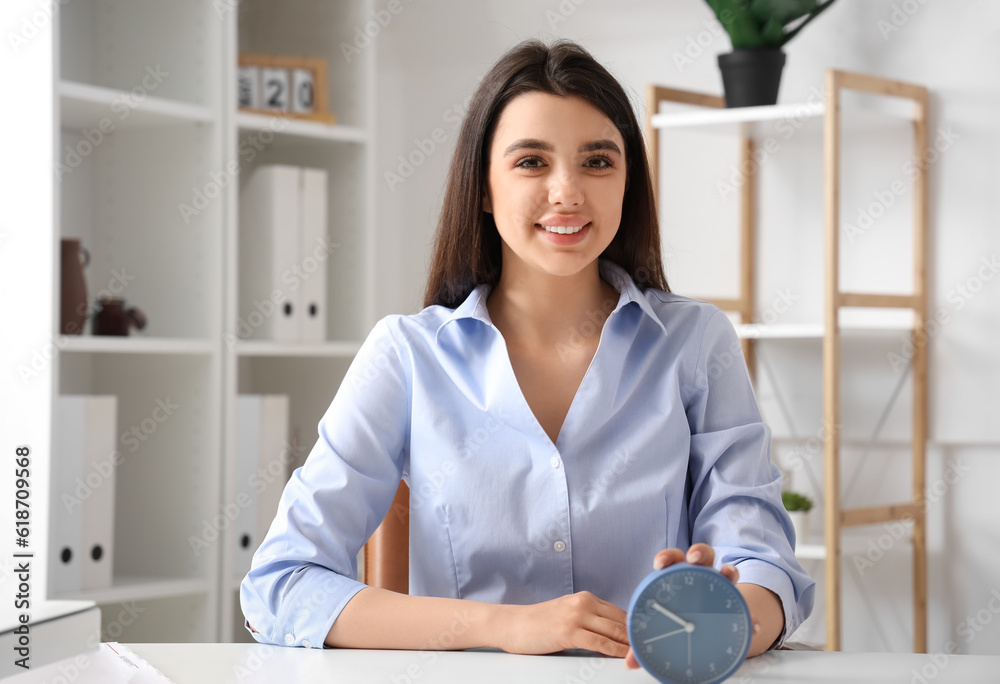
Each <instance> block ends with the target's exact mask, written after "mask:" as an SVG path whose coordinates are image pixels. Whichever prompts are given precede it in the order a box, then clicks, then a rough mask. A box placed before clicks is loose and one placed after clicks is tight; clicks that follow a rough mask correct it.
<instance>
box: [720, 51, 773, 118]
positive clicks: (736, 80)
mask: <svg viewBox="0 0 1000 684" xmlns="http://www.w3.org/2000/svg"><path fill="white" fill-rule="evenodd" d="M784 66H785V53H784V52H782V51H781V50H778V49H769V48H760V49H752V50H733V51H732V52H727V53H725V54H722V55H719V69H720V70H721V71H722V87H723V90H724V91H725V93H726V107H756V106H760V105H773V104H776V103H777V102H778V86H779V85H781V69H782V68H783V67H784Z"/></svg>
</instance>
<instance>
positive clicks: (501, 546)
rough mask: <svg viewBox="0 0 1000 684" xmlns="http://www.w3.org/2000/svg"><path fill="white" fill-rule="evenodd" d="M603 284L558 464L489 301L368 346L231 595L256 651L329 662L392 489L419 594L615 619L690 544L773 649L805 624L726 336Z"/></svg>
mask: <svg viewBox="0 0 1000 684" xmlns="http://www.w3.org/2000/svg"><path fill="white" fill-rule="evenodd" d="M600 271H601V275H602V277H603V278H604V279H605V280H606V281H607V282H608V283H610V284H611V285H613V286H614V287H615V289H617V290H618V291H619V292H620V298H619V301H618V305H617V307H616V308H615V309H614V310H613V311H612V312H611V313H610V315H608V317H607V320H606V322H605V323H604V326H603V329H602V330H601V337H600V344H599V345H598V348H597V352H596V354H595V355H594V358H593V361H592V362H591V364H590V367H589V368H588V370H587V373H586V375H585V376H584V378H583V381H582V382H581V384H580V387H579V390H578V391H577V393H576V396H575V398H574V399H573V403H572V405H571V406H570V408H569V412H568V413H567V415H566V418H565V421H564V423H563V425H562V429H561V430H560V432H559V436H558V439H557V440H556V442H555V444H553V443H552V440H550V439H549V437H548V435H547V434H546V433H545V431H544V430H543V429H542V427H541V425H540V424H539V423H538V421H537V420H536V418H535V416H534V414H533V413H532V411H531V409H530V407H529V406H528V403H527V401H526V400H525V398H524V395H523V394H522V393H521V391H520V387H519V385H518V382H517V378H516V376H515V375H514V371H513V369H512V367H511V364H510V359H509V357H508V355H507V347H506V344H505V342H504V339H503V337H502V336H501V334H500V331H499V330H497V328H496V327H494V325H493V324H492V322H491V321H490V317H489V313H488V311H487V308H486V297H487V295H488V294H489V287H488V286H486V285H480V286H478V287H476V288H475V290H473V292H472V293H471V294H470V295H469V296H468V298H467V299H466V300H465V301H464V302H463V303H462V304H461V305H459V306H458V307H457V308H456V309H448V308H445V307H442V306H431V307H428V308H426V309H424V310H423V311H421V312H420V313H418V314H415V315H410V316H399V315H394V316H388V317H386V318H384V319H382V320H381V321H380V322H379V323H378V324H377V325H376V326H375V328H374V329H373V330H372V332H371V334H370V335H369V336H368V339H367V340H366V341H365V343H364V345H363V346H362V348H361V350H360V351H359V352H358V354H357V356H356V357H355V359H354V361H353V363H352V364H351V367H350V369H349V370H348V372H347V375H346V376H345V378H344V381H343V383H342V384H341V386H340V389H339V390H338V391H337V394H336V396H335V397H334V399H333V402H332V403H331V404H330V407H329V409H328V410H327V411H326V413H325V414H324V416H323V418H322V420H321V422H320V424H319V439H318V441H317V442H316V445H315V447H314V448H313V450H312V452H311V453H310V454H309V457H308V459H307V460H306V462H305V465H303V466H302V467H301V468H299V469H297V470H296V471H295V472H294V474H293V475H292V477H291V479H290V480H289V482H288V484H287V486H286V487H285V490H284V492H283V494H282V497H281V503H280V505H279V507H278V512H277V515H276V517H275V520H274V523H273V524H272V525H271V528H270V531H269V532H268V534H267V536H266V538H265V539H264V541H263V542H262V543H261V546H260V548H259V549H258V550H257V552H256V554H255V555H254V558H253V563H252V567H251V570H250V572H249V573H248V574H247V576H246V577H245V578H244V580H243V583H242V585H241V586H240V601H241V604H242V607H243V612H244V615H245V617H246V618H247V620H248V622H249V623H250V624H251V625H253V626H254V628H255V629H256V630H258V632H259V634H255V635H254V638H255V639H257V640H258V641H261V642H267V643H275V644H286V645H289V646H292V645H295V646H312V647H314V648H322V646H323V640H324V639H325V638H326V636H327V634H328V632H329V631H330V628H331V626H332V625H333V623H334V621H335V620H336V619H337V616H338V615H339V614H340V611H341V610H342V609H343V607H344V606H345V605H346V604H347V602H348V601H350V600H351V597H353V596H354V594H355V593H357V592H358V591H359V590H360V589H362V588H363V587H364V586H365V585H364V584H362V583H361V582H359V581H357V580H356V579H355V578H356V577H357V560H356V558H357V554H358V551H359V550H360V549H361V547H362V545H363V544H364V543H365V541H366V540H367V539H368V537H369V536H370V535H371V534H372V533H373V532H374V531H375V528H376V527H378V525H379V523H380V522H381V521H382V518H383V517H384V516H385V514H386V512H387V511H388V509H389V505H390V503H391V502H392V499H393V496H394V494H395V493H396V489H397V487H398V485H399V481H400V478H403V479H404V480H406V481H407V483H408V484H409V486H410V573H409V581H410V585H409V586H410V593H411V594H414V595H423V596H442V597H449V598H460V599H473V600H478V601H487V602H492V603H516V604H528V603H537V602H540V601H547V600H549V599H553V598H557V597H559V596H562V595H565V594H570V593H573V592H577V591H582V590H589V591H591V592H593V593H594V594H595V595H597V596H598V597H600V598H603V599H605V600H607V601H610V602H611V603H614V604H616V605H618V606H620V607H621V608H623V609H626V610H627V609H628V601H629V598H630V597H631V595H632V592H633V590H634V589H635V587H636V585H638V583H639V581H640V580H641V579H642V578H643V577H645V576H646V575H647V574H648V573H649V572H651V571H652V561H653V556H654V555H655V554H656V552H657V551H660V550H661V549H664V548H669V547H677V548H680V549H687V548H688V546H690V545H691V544H692V543H695V542H704V543H706V544H710V545H712V546H713V547H714V548H715V551H716V559H715V564H716V567H721V565H722V564H723V563H732V564H733V565H735V566H736V567H737V568H738V569H739V572H740V581H741V582H752V583H754V584H759V585H762V586H764V587H767V588H768V589H770V590H771V591H773V592H774V593H775V594H777V595H778V597H779V598H780V599H781V603H782V606H783V608H784V613H785V631H784V633H783V635H782V640H783V639H784V638H785V637H786V636H787V635H789V634H791V633H792V632H793V631H794V630H795V628H796V627H798V625H799V624H800V623H801V622H802V621H803V620H804V619H805V618H806V617H808V615H809V613H810V611H811V610H812V604H813V595H814V590H815V583H814V582H813V581H812V579H810V578H809V576H808V575H807V574H806V573H805V571H804V570H803V569H802V568H801V566H800V565H799V563H798V562H797V561H796V560H795V557H794V555H793V552H792V544H793V543H794V533H793V531H792V526H791V522H790V520H789V518H788V515H787V514H786V513H785V510H784V508H783V506H782V504H781V492H780V490H781V475H780V471H778V469H777V468H776V467H775V466H774V464H772V462H771V460H770V454H769V450H770V430H769V428H768V427H767V425H765V424H764V423H763V422H762V421H761V417H760V413H759V411H758V409H757V403H756V400H755V398H754V394H753V389H752V387H751V384H750V379H749V376H748V373H747V369H746V365H745V363H744V361H743V356H742V353H741V351H740V346H739V341H738V339H737V337H736V334H735V331H734V330H733V326H732V324H731V323H730V322H729V320H728V319H727V318H726V316H725V315H724V314H723V313H722V312H721V311H720V310H719V309H717V308H716V307H714V306H712V305H711V304H707V303H705V302H700V301H697V300H693V299H688V298H686V297H681V296H678V295H675V294H672V293H667V292H663V291H660V290H655V289H647V290H646V291H645V292H642V291H640V290H639V289H638V287H637V286H636V285H635V284H634V283H633V282H632V280H631V279H630V278H629V276H628V274H627V273H626V272H625V271H624V270H623V269H621V268H619V267H618V266H617V265H615V264H612V263H610V262H607V261H601V262H600ZM595 330H596V328H595ZM582 332H586V331H582ZM571 343H572V341H571Z"/></svg>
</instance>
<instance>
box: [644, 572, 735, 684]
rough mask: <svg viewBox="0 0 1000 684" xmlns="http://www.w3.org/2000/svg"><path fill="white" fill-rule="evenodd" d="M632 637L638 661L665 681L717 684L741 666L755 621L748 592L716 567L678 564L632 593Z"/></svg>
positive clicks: (650, 579)
mask: <svg viewBox="0 0 1000 684" xmlns="http://www.w3.org/2000/svg"><path fill="white" fill-rule="evenodd" d="M627 624H628V638H629V643H630V644H631V645H632V650H633V651H634V652H635V657H636V660H638V661H639V664H640V665H642V666H643V667H644V668H645V669H646V671H647V672H649V673H650V674H652V675H653V676H654V677H656V678H657V679H658V680H660V681H661V682H664V683H665V684H714V683H715V682H721V681H722V680H724V679H725V678H726V677H728V676H729V675H731V674H732V673H733V672H735V671H736V670H737V668H739V666H740V665H741V664H742V663H743V661H744V660H745V659H746V657H747V652H748V651H749V650H750V640H751V638H752V637H753V623H752V621H751V619H750V609H749V608H748V607H747V602H746V601H745V600H744V599H743V595H742V594H741V593H740V592H739V590H738V589H737V588H736V585H735V584H733V583H732V582H731V581H730V580H729V579H728V578H727V577H726V576H724V575H723V574H722V573H720V572H719V571H717V570H715V569H714V568H709V567H705V566H702V565H691V564H689V563H675V564H674V565H670V566H668V567H666V568H664V569H663V570H657V571H655V572H653V573H650V574H649V575H648V576H647V577H646V578H645V579H643V580H642V582H640V583H639V586H638V587H636V589H635V592H634V593H633V594H632V599H631V601H629V606H628V620H627Z"/></svg>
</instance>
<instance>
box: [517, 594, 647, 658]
mask: <svg viewBox="0 0 1000 684" xmlns="http://www.w3.org/2000/svg"><path fill="white" fill-rule="evenodd" d="M500 620H501V622H500V624H499V625H498V630H499V635H500V643H499V646H500V648H502V649H503V650H505V651H507V652H508V653H523V654H543V653H555V652H556V651H561V650H563V649H567V648H583V649H587V650H590V651H597V652H599V653H603V654H605V655H609V656H613V657H616V658H621V657H623V656H624V655H625V654H626V653H627V652H629V647H628V629H627V628H626V627H625V611H623V610H622V609H621V608H619V607H618V606H616V605H614V604H613V603H608V602H607V601H603V600H601V599H599V598H597V597H596V596H594V595H593V594H592V593H590V592H589V591H580V592H577V593H575V594H568V595H566V596H561V597H559V598H557V599H552V600H551V601H545V602H543V603H535V604H533V605H527V606H517V605H507V606H502V611H501V612H500Z"/></svg>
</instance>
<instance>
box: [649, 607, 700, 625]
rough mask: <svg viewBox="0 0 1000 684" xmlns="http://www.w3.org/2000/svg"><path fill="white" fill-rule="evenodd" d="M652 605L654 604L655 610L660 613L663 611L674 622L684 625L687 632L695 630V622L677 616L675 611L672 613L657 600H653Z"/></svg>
mask: <svg viewBox="0 0 1000 684" xmlns="http://www.w3.org/2000/svg"><path fill="white" fill-rule="evenodd" d="M652 606H653V610H655V611H657V612H659V613H663V614H664V615H666V616H667V617H668V618H670V619H671V620H673V621H674V622H676V623H677V624H678V625H680V626H681V627H683V628H684V631H685V632H693V631H694V623H693V622H688V621H687V620H682V619H681V618H679V617H677V616H676V615H674V614H673V613H671V612H670V611H669V610H667V609H666V608H664V607H663V606H661V605H660V604H659V603H657V602H656V601H653V603H652Z"/></svg>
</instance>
